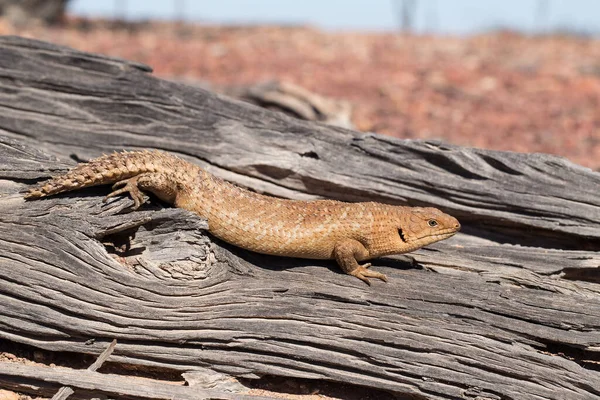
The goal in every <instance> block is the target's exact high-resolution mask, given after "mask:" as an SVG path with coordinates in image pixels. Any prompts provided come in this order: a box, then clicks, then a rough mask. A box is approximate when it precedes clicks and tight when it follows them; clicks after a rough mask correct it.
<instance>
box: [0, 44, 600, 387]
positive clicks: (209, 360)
mask: <svg viewBox="0 0 600 400" xmlns="http://www.w3.org/2000/svg"><path fill="white" fill-rule="evenodd" d="M148 70H149V69H148V68H146V67H144V66H140V65H137V64H134V63H128V62H123V61H119V60H113V59H108V58H104V57H102V56H99V55H92V54H86V53H80V52H77V51H74V50H70V49H66V48H61V47H57V46H53V45H50V44H47V43H41V42H36V41H31V40H26V39H21V38H7V37H4V38H0V108H1V112H0V338H2V339H5V340H10V341H14V342H18V343H25V344H29V345H33V346H36V347H40V348H44V349H49V350H53V351H71V352H79V353H89V354H99V353H100V352H101V351H102V350H103V349H104V348H106V346H107V343H109V342H110V341H111V340H112V339H114V338H116V339H117V340H118V343H119V346H118V347H117V349H116V350H115V353H114V354H113V356H111V359H113V358H114V359H115V360H116V361H117V362H124V363H138V364H143V365H151V366H160V367H166V368H170V369H174V370H179V371H182V372H183V371H188V370H193V369H194V368H210V369H213V370H216V371H219V372H223V373H226V374H229V375H232V376H237V377H250V378H252V377H260V376H268V375H275V376H285V377H301V378H310V379H323V380H328V381H335V382H344V383H348V384H354V385H360V386H366V387H370V388H373V389H381V390H386V391H389V392H392V393H395V394H399V395H411V396H413V397H415V398H457V397H462V398H476V397H477V396H479V397H478V398H482V399H499V398H514V399H517V398H519V399H521V398H572V399H589V398H595V397H599V396H600V368H598V365H599V363H600V326H599V325H600V294H599V289H600V286H598V282H599V281H600V272H599V271H600V269H599V266H600V256H598V253H597V250H598V249H599V248H600V244H599V243H600V200H599V199H598V196H597V193H598V187H599V186H598V184H599V183H600V174H598V173H594V172H592V171H590V170H588V169H585V168H583V167H579V166H577V165H574V164H572V163H569V162H568V161H566V160H564V159H560V158H557V157H552V156H548V155H538V154H533V155H527V154H515V153H502V152H493V151H486V150H480V149H468V148H462V147H457V146H451V145H445V144H441V143H434V142H413V141H399V140H394V139H390V138H385V137H381V136H377V135H373V134H361V133H357V132H352V131H347V130H342V129H338V128H332V127H327V126H324V125H318V124H312V123H309V122H305V121H299V120H294V119H292V118H289V117H286V116H283V115H279V114H276V113H273V112H269V111H266V110H262V109H260V108H257V107H253V106H251V105H247V104H243V103H240V102H237V101H232V100H229V99H227V98H225V97H222V96H217V95H215V94H212V93H210V92H206V91H202V90H199V89H195V88H190V87H186V86H184V85H180V84H175V83H171V82H167V81H162V80H159V79H156V78H154V77H152V76H151V75H149V74H148ZM146 147H149V148H158V149H162V150H166V151H171V152H173V153H176V154H178V155H182V156H183V157H185V158H186V159H188V160H190V161H191V162H196V163H198V164H200V165H202V166H204V167H207V168H208V169H209V170H210V171H211V172H212V173H214V174H216V175H219V176H221V177H223V178H226V179H229V180H231V181H234V182H237V183H240V184H243V185H245V186H247V187H250V188H252V189H254V190H257V191H260V192H265V193H268V194H274V195H278V196H284V197H290V198H316V197H323V196H325V197H331V198H337V199H342V200H377V201H383V202H388V203H393V204H413V205H436V206H439V207H440V208H442V209H443V210H444V211H447V212H450V213H453V214H455V215H457V216H458V217H459V219H460V220H461V223H462V225H463V226H464V227H465V228H464V233H463V234H460V235H458V236H457V237H455V238H452V239H450V240H448V241H447V242H443V243H438V244H436V245H433V246H431V247H429V248H426V249H423V250H421V251H419V252H416V253H414V254H411V255H410V257H407V256H401V257H391V258H384V259H380V260H378V261H377V262H376V263H375V265H376V268H377V270H378V271H381V272H383V273H386V274H387V275H388V277H389V278H390V283H389V284H384V283H377V284H374V285H373V287H371V288H368V287H366V286H364V285H363V284H362V283H361V282H358V281H357V280H356V279H355V278H352V277H348V276H345V275H343V274H342V273H340V272H339V271H338V269H337V267H336V266H335V265H334V264H333V263H330V262H315V261H307V260H298V259H285V258H279V257H268V256H262V255H258V254H254V253H250V252H246V251H243V250H240V249H237V248H235V247H232V246H229V245H227V244H225V243H222V242H219V241H218V240H215V239H213V238H211V237H209V236H207V235H206V234H205V229H206V224H205V222H204V221H202V220H200V219H199V218H198V217H196V216H194V215H193V214H190V213H187V212H185V211H183V210H178V209H172V208H167V207H163V206H162V205H161V204H160V203H158V202H157V201H156V200H153V201H152V202H151V203H150V204H148V205H147V206H145V207H143V209H142V210H140V211H136V212H132V213H128V212H127V206H128V205H130V204H131V203H130V201H129V200H127V199H117V200H115V201H113V202H109V203H108V204H106V205H103V204H102V203H101V199H102V196H104V195H106V194H107V193H108V189H107V188H103V187H100V188H93V189H89V190H84V191H80V192H75V193H69V194H65V195H61V196H57V197H55V198H50V199H44V200H40V201H31V202H25V201H24V200H23V199H22V194H21V193H19V192H20V191H24V190H25V189H26V188H27V187H28V185H29V184H32V183H34V182H36V181H39V180H40V179H43V178H44V177H47V176H50V175H53V174H56V173H58V172H60V171H64V170H65V169H66V168H67V166H68V165H73V164H74V163H75V161H76V160H86V159H89V158H91V157H95V156H98V155H99V154H101V153H102V152H110V151H113V150H120V149H123V148H126V149H139V148H146ZM90 339H94V340H95V342H93V343H92V342H90ZM65 384H66V383H65ZM69 385H71V384H69ZM0 386H2V382H1V380H0Z"/></svg>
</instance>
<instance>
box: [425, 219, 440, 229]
mask: <svg viewBox="0 0 600 400" xmlns="http://www.w3.org/2000/svg"><path fill="white" fill-rule="evenodd" d="M427 225H429V226H430V227H432V228H435V227H436V226H438V223H437V221H436V220H435V219H430V220H429V221H427Z"/></svg>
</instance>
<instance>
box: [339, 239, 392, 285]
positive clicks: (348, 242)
mask: <svg viewBox="0 0 600 400" xmlns="http://www.w3.org/2000/svg"><path fill="white" fill-rule="evenodd" d="M333 255H334V257H335V260H336V261H337V263H338V264H339V266H340V267H341V268H342V269H343V270H344V272H346V273H347V274H349V275H352V276H355V277H357V278H358V279H360V280H361V281H363V282H365V283H366V284H367V285H371V282H369V279H368V278H377V279H381V280H382V281H384V282H387V277H386V276H385V275H384V274H382V273H379V272H376V271H370V270H368V269H367V268H369V267H370V266H371V264H370V263H367V264H364V265H360V264H359V263H358V261H356V260H357V258H358V259H361V260H363V259H365V258H367V257H368V256H369V252H368V251H367V249H366V248H365V246H363V245H362V243H360V242H359V241H357V240H354V239H345V240H343V241H340V242H338V243H336V245H335V247H334V248H333Z"/></svg>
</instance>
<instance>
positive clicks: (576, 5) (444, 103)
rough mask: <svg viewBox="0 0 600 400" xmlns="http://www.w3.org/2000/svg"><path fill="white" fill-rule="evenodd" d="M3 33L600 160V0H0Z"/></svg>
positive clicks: (361, 118) (296, 107)
mask: <svg viewBox="0 0 600 400" xmlns="http://www.w3.org/2000/svg"><path fill="white" fill-rule="evenodd" d="M0 34H5V35H6V34H18V35H22V36H26V37H33V38H38V39H41V40H46V41H50V42H54V43H58V44H63V45H67V46H71V47H74V48H76V49H80V50H84V51H90V52H98V53H103V54H107V55H111V56H115V57H120V58H126V59H129V60H135V61H139V62H142V63H145V64H148V65H150V66H151V67H152V68H153V69H154V73H155V74H156V75H157V76H160V77H162V78H166V79H173V80H179V81H183V82H186V83H189V84H193V85H199V86H202V87H207V88H210V89H212V90H216V91H220V92H223V93H226V94H228V95H231V96H235V97H238V98H242V99H244V100H247V101H251V102H254V103H256V104H259V105H262V106H266V107H269V108H274V109H279V110H281V111H284V112H287V113H289V114H292V115H295V116H296V117H300V118H305V119H315V120H321V121H323V122H326V123H331V124H336V125H341V126H347V127H353V128H354V129H357V130H361V131H369V132H377V133H381V134H386V135H391V136H395V137H399V138H420V139H440V140H443V141H446V142H449V143H453V144H459V145H467V146H476V147H484V148H490V149H497V150H510V151H522V152H545V153H553V154H557V155H561V156H564V157H567V158H569V159H570V160H572V161H574V162H577V163H579V164H582V165H584V166H587V167H590V168H593V169H600V2H599V1H597V0H485V1H483V0H452V1H446V0H319V1H317V0H303V1H280V0H254V1H244V0H220V1H201V0H198V1H193V0H107V1H98V0H71V1H68V0H0Z"/></svg>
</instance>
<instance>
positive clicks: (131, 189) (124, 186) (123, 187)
mask: <svg viewBox="0 0 600 400" xmlns="http://www.w3.org/2000/svg"><path fill="white" fill-rule="evenodd" d="M137 178H138V177H137V176H136V177H133V178H130V179H124V180H122V181H119V182H117V183H115V184H114V185H113V186H112V190H113V191H112V192H111V193H109V194H108V195H106V197H105V198H104V200H102V201H103V202H104V203H106V201H107V200H108V199H109V198H111V197H114V196H118V195H120V194H122V193H129V195H130V196H131V198H132V199H133V209H134V210H137V209H138V208H139V207H140V206H141V205H142V203H143V202H144V195H143V194H142V192H141V191H140V189H138V187H137Z"/></svg>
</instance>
